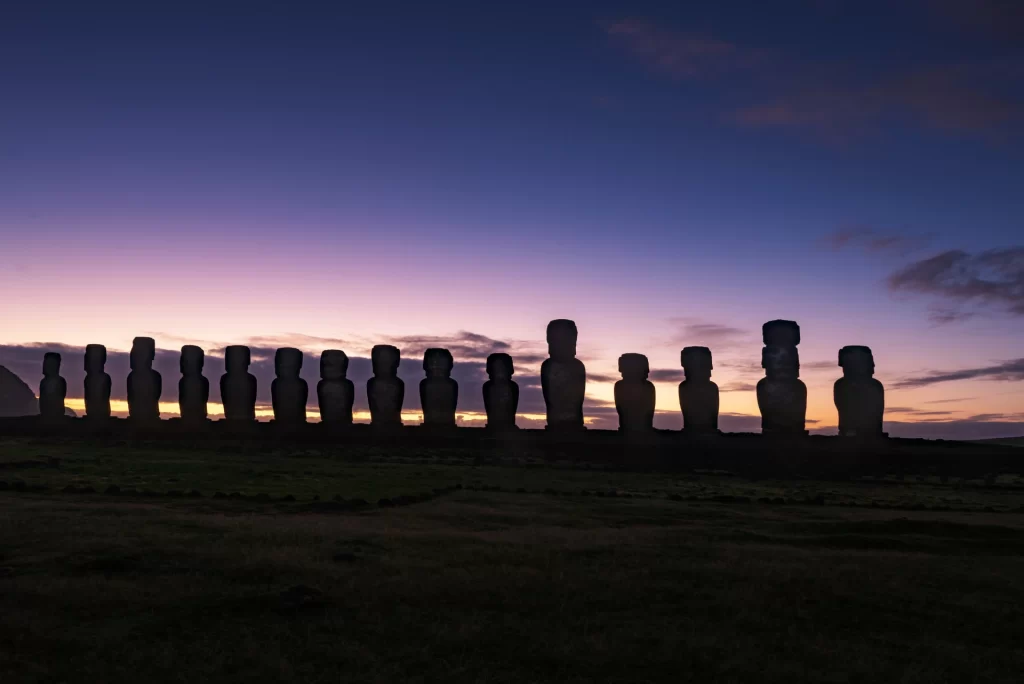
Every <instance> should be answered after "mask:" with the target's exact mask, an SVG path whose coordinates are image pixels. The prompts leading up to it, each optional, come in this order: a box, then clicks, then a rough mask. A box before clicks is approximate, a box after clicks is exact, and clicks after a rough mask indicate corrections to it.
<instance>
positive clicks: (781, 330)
mask: <svg viewBox="0 0 1024 684" xmlns="http://www.w3.org/2000/svg"><path fill="white" fill-rule="evenodd" d="M761 335H762V337H763V338H764V343H765V345H766V346H769V347H795V346H797V345H798V344H800V326H799V325H797V323H796V321H768V322H767V323H765V324H764V325H762V326H761Z"/></svg>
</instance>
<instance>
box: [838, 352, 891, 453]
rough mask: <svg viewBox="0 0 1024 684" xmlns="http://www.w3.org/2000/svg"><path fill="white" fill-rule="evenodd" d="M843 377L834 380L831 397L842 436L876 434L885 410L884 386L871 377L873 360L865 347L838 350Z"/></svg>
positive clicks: (872, 435) (873, 366) (880, 429)
mask: <svg viewBox="0 0 1024 684" xmlns="http://www.w3.org/2000/svg"><path fill="white" fill-rule="evenodd" d="M839 365H840V366H842V367H843V377H841V378H839V379H838V380H836V383H835V386H834V388H833V397H834V399H835V403H836V409H837V410H838V411H839V434H840V435H843V436H845V437H879V436H881V435H883V434H884V433H883V432H882V418H883V414H884V413H885V388H884V387H882V383H880V382H879V381H878V380H876V379H875V378H873V377H872V376H873V375H874V372H875V360H874V357H873V356H872V354H871V349H869V348H868V347H860V346H850V347H843V348H842V349H840V350H839Z"/></svg>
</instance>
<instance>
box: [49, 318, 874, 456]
mask: <svg viewBox="0 0 1024 684" xmlns="http://www.w3.org/2000/svg"><path fill="white" fill-rule="evenodd" d="M762 335H763V339H764V345H765V346H764V348H763V349H762V353H761V365H762V367H763V368H764V369H765V377H764V378H763V379H762V380H761V381H760V382H758V384H757V403H758V407H759V408H760V411H761V419H762V423H761V425H762V432H764V433H765V434H789V435H792V434H806V430H805V417H806V412H807V387H806V386H805V385H804V383H803V382H801V381H800V360H799V355H798V353H797V345H799V344H800V326H798V325H797V324H796V323H795V322H793V321H769V322H768V323H765V324H764V326H763V328H762ZM577 337H578V333H577V329H576V324H575V323H574V322H573V321H570V320H565V319H560V320H555V321H551V323H549V324H548V328H547V342H548V356H549V358H548V359H547V360H545V361H544V363H543V364H542V365H541V387H542V391H543V394H544V403H545V406H546V409H547V418H548V429H551V430H562V431H572V430H582V429H583V427H584V420H583V398H584V394H585V390H586V368H585V367H584V365H583V362H582V361H580V360H579V359H577V358H576V341H577ZM155 354H156V344H155V342H154V340H153V339H152V338H149V337H137V338H135V340H134V342H133V344H132V351H131V356H130V360H131V372H130V373H129V374H128V412H129V415H130V417H131V418H132V419H133V420H136V421H138V422H149V421H156V420H159V417H160V411H159V400H160V395H161V392H162V383H161V378H160V374H159V373H157V372H156V371H155V370H153V360H154V357H155ZM106 356H107V351H106V348H105V347H103V346H102V345H98V344H90V345H88V346H87V347H86V350H85V371H86V375H85V411H86V417H87V418H91V419H96V418H100V419H102V418H108V417H109V416H110V387H111V382H110V376H109V375H107V374H106V372H104V364H105V363H106ZM204 360H205V358H204V353H203V350H202V349H200V348H199V347H196V346H194V345H186V346H184V347H182V349H181V380H180V381H179V382H178V403H179V408H180V412H181V418H182V420H183V421H186V422H190V423H196V422H202V421H205V420H206V418H207V412H206V405H207V402H208V401H209V397H210V382H209V380H207V379H206V378H205V377H204V376H203V364H204ZM302 360H303V355H302V352H301V351H299V350H298V349H293V348H282V349H278V350H277V353H276V355H275V358H274V368H275V372H276V376H277V377H276V378H275V379H274V381H273V383H272V385H271V396H272V401H273V409H274V419H275V420H276V421H277V422H279V423H282V424H300V423H304V422H305V421H306V404H307V401H308V398H309V388H308V387H307V384H306V381H305V380H303V379H302V378H301V377H299V372H300V371H301V369H302ZM680 360H681V363H682V366H683V369H684V371H685V375H686V379H685V380H684V381H683V382H682V383H680V385H679V405H680V408H681V409H682V413H683V422H684V429H685V430H686V431H687V432H693V433H713V432H716V431H717V430H718V406H719V399H718V386H717V385H716V384H715V383H714V382H712V380H711V371H712V368H713V366H712V360H711V350H710V349H708V348H707V347H686V348H685V349H683V351H682V354H681V359H680ZM224 361H225V370H226V372H225V373H224V375H223V376H221V379H220V392H221V400H222V402H223V404H224V417H225V419H226V420H229V421H241V422H244V421H253V420H255V419H256V378H255V377H254V376H253V375H252V374H251V373H249V364H250V361H251V359H250V353H249V348H248V347H244V346H231V347H228V348H227V349H226V350H225V355H224ZM371 361H372V365H373V377H372V378H370V380H369V381H368V382H367V385H366V393H367V398H368V400H369V405H370V420H371V423H372V424H373V425H376V426H382V427H395V426H399V425H401V422H402V406H403V403H404V400H405V383H404V382H403V381H402V380H401V379H400V378H399V377H398V366H399V363H400V362H401V354H400V352H399V350H398V348H397V347H393V346H391V345H386V344H382V345H377V346H375V347H374V348H373V351H372V353H371ZM60 362H61V359H60V355H59V354H55V353H47V354H46V355H45V357H44V359H43V380H42V382H41V383H40V386H39V400H40V401H39V406H40V413H41V414H42V415H43V416H44V417H46V418H58V417H60V416H63V415H64V398H65V396H66V394H67V383H66V382H65V381H64V379H63V378H61V377H60ZM839 365H840V366H842V368H843V377H842V378H840V379H839V380H838V381H836V383H835V389H834V399H835V404H836V408H837V409H838V410H839V432H840V434H842V435H847V436H871V435H875V436H877V435H881V434H882V413H883V411H884V408H885V398H884V390H883V388H882V384H881V383H880V382H878V380H876V379H874V378H873V377H872V375H873V374H874V360H873V358H872V355H871V350H870V349H869V348H867V347H861V346H852V347H843V348H842V349H841V350H840V351H839ZM453 367H454V359H453V358H452V355H451V352H449V351H448V350H447V349H428V350H426V353H425V354H424V355H423V369H424V371H425V373H426V377H425V378H424V379H423V380H422V381H420V404H421V406H422V409H423V423H424V425H427V426H437V427H454V426H455V411H456V407H457V406H458V400H459V385H458V383H457V382H456V381H455V380H453V379H452V377H451V373H452V369H453ZM347 372H348V356H346V354H345V352H343V351H341V350H338V349H328V350H326V351H324V352H323V353H322V354H321V356H320V377H321V380H320V382H319V383H318V384H317V388H316V389H317V400H318V402H319V407H320V418H321V420H322V421H323V422H325V423H328V424H332V425H349V424H351V423H352V405H353V403H354V401H355V387H354V385H353V383H352V381H351V380H349V379H348V378H347V377H346V375H347ZM514 372H515V369H514V367H513V363H512V357H511V356H509V355H508V354H504V353H498V354H491V355H490V356H489V357H487V375H488V378H489V379H488V380H487V382H485V383H484V386H483V398H484V408H485V410H486V412H487V426H488V427H489V428H491V429H514V428H515V418H516V412H517V410H518V406H519V386H518V385H517V384H516V383H515V382H514V381H513V380H512V376H513V374H514ZM619 372H620V373H621V374H622V380H619V381H618V382H616V383H615V408H616V410H617V411H618V414H619V429H620V430H622V431H624V432H634V433H635V432H645V431H649V430H653V429H654V427H653V426H654V406H655V390H654V385H653V383H651V382H650V380H648V376H649V375H650V365H649V363H648V360H647V357H646V356H644V355H643V354H623V355H622V356H620V357H619Z"/></svg>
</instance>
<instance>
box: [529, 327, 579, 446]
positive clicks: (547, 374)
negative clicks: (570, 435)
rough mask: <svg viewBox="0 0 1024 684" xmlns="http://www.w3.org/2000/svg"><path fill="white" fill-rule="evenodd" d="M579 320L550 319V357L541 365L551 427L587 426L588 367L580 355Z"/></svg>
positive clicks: (542, 385)
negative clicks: (578, 347)
mask: <svg viewBox="0 0 1024 684" xmlns="http://www.w3.org/2000/svg"><path fill="white" fill-rule="evenodd" d="M577 336H578V332H577V330H576V323H574V322H573V321H570V320H567V319H558V320H554V321H551V322H550V323H548V329H547V340H548V356H549V357H550V358H548V359H547V360H545V361H544V363H543V364H541V367H540V382H541V389H542V390H543V392H544V405H545V406H546V407H547V413H548V425H547V427H548V429H555V430H581V429H583V395H584V393H585V392H586V386H587V369H586V367H585V366H584V365H583V362H582V361H580V360H579V359H577V358H576V339H577Z"/></svg>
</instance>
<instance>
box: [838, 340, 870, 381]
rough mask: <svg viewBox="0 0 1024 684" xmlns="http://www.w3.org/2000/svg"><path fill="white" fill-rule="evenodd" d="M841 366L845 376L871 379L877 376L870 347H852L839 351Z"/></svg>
mask: <svg viewBox="0 0 1024 684" xmlns="http://www.w3.org/2000/svg"><path fill="white" fill-rule="evenodd" d="M839 365H840V366H842V367H843V375H844V376H857V377H865V378H869V377H871V376H872V375H874V374H875V359H874V356H872V354H871V348H870V347H862V346H860V345H851V346H849V347H843V348H842V349H840V350H839Z"/></svg>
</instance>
